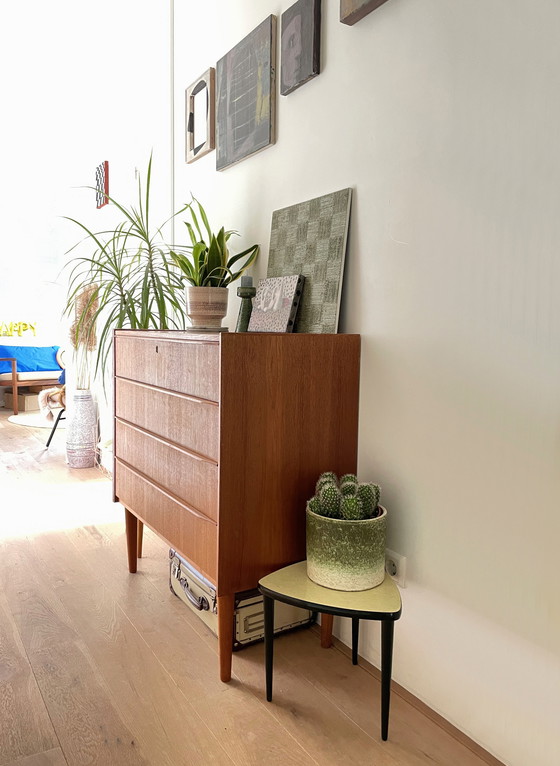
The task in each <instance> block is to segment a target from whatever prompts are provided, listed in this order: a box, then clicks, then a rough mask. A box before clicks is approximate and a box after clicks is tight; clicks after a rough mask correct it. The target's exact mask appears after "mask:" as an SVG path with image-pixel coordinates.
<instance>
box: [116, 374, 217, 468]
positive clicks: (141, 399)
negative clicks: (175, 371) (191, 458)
mask: <svg viewBox="0 0 560 766" xmlns="http://www.w3.org/2000/svg"><path fill="white" fill-rule="evenodd" d="M115 394H116V397H115V415H116V416H117V418H121V419H122V420H127V421H128V422H129V423H132V424H133V425H136V426H140V428H145V429H146V430H147V431H151V432H152V433H154V434H156V435H157V436H161V437H162V438H164V439H169V440H170V441H172V442H175V444H178V445H179V446H180V447H186V448H187V449H188V450H191V451H193V452H198V453H200V454H201V455H204V456H206V457H209V458H210V459H211V460H214V461H215V462H218V441H219V438H218V437H219V408H218V405H217V404H210V403H209V402H205V401H203V400H197V399H189V398H187V397H185V396H181V395H180V394H171V393H168V392H167V391H159V390H157V389H152V388H150V387H149V386H144V385H141V384H137V383H132V382H130V381H128V380H122V379H119V378H117V380H116V392H115Z"/></svg>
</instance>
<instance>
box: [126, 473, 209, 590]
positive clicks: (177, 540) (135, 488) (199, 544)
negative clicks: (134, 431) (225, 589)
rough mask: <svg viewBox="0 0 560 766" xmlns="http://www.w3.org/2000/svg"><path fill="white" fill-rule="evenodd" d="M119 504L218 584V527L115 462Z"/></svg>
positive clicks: (139, 475)
mask: <svg viewBox="0 0 560 766" xmlns="http://www.w3.org/2000/svg"><path fill="white" fill-rule="evenodd" d="M116 464H117V468H118V470H117V474H116V480H115V493H116V496H117V499H118V500H119V502H121V503H122V504H123V505H124V507H125V508H127V509H128V510H129V511H131V512H132V513H133V514H134V515H135V516H137V517H138V518H139V519H140V520H141V521H143V522H145V523H146V524H147V525H148V526H149V527H150V528H152V529H154V530H156V531H157V533H158V534H159V535H160V536H161V537H163V539H164V540H166V542H167V543H169V545H170V546H171V547H173V548H175V549H176V550H178V551H180V552H181V554H182V555H183V556H184V557H185V558H186V559H187V560H188V561H190V562H191V564H193V565H194V566H196V568H197V569H198V570H199V571H200V572H201V573H202V574H203V575H204V576H205V577H207V578H208V579H209V580H211V581H212V582H213V583H215V582H216V571H217V567H216V559H217V547H218V546H217V530H216V524H215V523H214V522H213V521H211V520H210V519H208V518H207V517H206V516H203V515H202V514H200V513H197V512H196V510H195V509H193V508H189V507H187V506H186V505H185V504H184V503H181V502H180V501H179V500H178V498H175V497H173V496H172V495H171V494H170V493H168V492H166V491H165V490H164V489H163V488H161V487H158V486H156V485H155V484H154V483H152V482H151V481H150V480H149V479H148V478H147V477H145V476H143V475H142V474H140V473H139V472H137V471H134V470H133V469H132V468H130V467H129V466H127V465H125V464H124V463H122V462H121V461H120V460H119V459H118V458H117V459H116Z"/></svg>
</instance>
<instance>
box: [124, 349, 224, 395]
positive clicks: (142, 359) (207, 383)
mask: <svg viewBox="0 0 560 766" xmlns="http://www.w3.org/2000/svg"><path fill="white" fill-rule="evenodd" d="M115 343H116V353H115V360H116V361H115V375H117V376H118V377H121V378H128V379H129V380H136V381H139V382H141V383H147V384H149V385H153V386H157V387H158V388H167V389H169V390H170V391H178V392H179V393H183V394H190V395H191V396H199V397H200V398H202V399H210V400H211V401H215V402H217V401H218V395H219V391H220V377H219V376H220V372H219V371H220V365H219V346H218V344H217V343H200V342H194V341H188V340H165V339H164V340H162V339H161V338H156V337H154V338H151V337H149V336H144V337H142V338H139V337H134V336H127V335H118V334H117V335H116V337H115Z"/></svg>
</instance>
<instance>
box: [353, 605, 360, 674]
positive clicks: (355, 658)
mask: <svg viewBox="0 0 560 766" xmlns="http://www.w3.org/2000/svg"><path fill="white" fill-rule="evenodd" d="M359 635H360V618H359V617H352V665H357V664H358V637H359Z"/></svg>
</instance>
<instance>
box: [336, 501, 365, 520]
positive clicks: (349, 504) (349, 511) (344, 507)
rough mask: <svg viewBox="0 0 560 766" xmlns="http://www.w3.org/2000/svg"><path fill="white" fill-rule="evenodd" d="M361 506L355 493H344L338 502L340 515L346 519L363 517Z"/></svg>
mask: <svg viewBox="0 0 560 766" xmlns="http://www.w3.org/2000/svg"><path fill="white" fill-rule="evenodd" d="M363 513H364V511H363V506H362V503H361V501H360V499H359V498H358V497H356V495H344V496H343V497H342V502H341V503H340V515H341V516H342V518H343V519H347V520H348V521H359V520H360V519H363V518H364V515H363Z"/></svg>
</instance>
